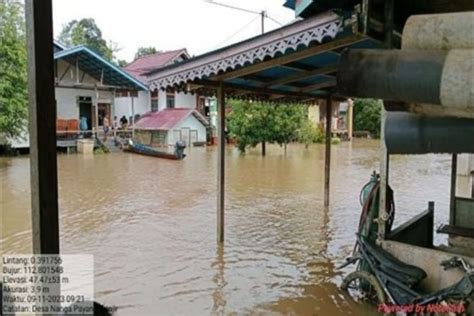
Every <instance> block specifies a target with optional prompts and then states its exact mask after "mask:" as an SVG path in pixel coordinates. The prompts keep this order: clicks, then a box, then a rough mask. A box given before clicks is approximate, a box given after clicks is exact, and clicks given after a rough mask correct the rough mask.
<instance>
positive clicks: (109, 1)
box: [53, 0, 294, 61]
mask: <svg viewBox="0 0 474 316" xmlns="http://www.w3.org/2000/svg"><path fill="white" fill-rule="evenodd" d="M214 1H215V2H221V3H225V4H229V5H233V6H238V7H241V8H245V9H249V10H253V11H259V12H260V11H262V10H265V11H266V12H267V13H268V15H269V16H270V17H271V18H273V19H275V20H277V21H279V22H280V23H282V24H286V23H288V22H290V21H292V20H293V19H294V12H293V11H292V10H289V9H287V8H285V7H283V2H284V0H240V1H237V0H214ZM81 18H94V19H95V21H96V24H97V25H98V26H99V28H100V29H101V30H102V36H103V38H105V39H106V40H107V41H108V40H112V41H114V42H115V43H117V44H118V47H119V48H120V51H119V52H117V53H116V57H117V58H118V59H125V60H127V61H132V60H133V56H134V55H135V52H136V51H137V49H138V47H141V46H154V47H156V48H157V49H158V50H163V51H166V50H174V49H180V48H187V49H188V52H189V53H190V54H191V56H193V55H200V54H203V53H206V52H208V51H211V50H214V49H216V48H219V47H223V46H227V45H230V44H232V43H235V42H238V41H241V40H244V39H246V38H250V37H252V36H256V35H258V34H260V33H261V22H260V16H259V15H257V14H251V13H246V12H241V11H237V10H233V9H229V8H225V7H222V6H218V5H215V4H210V3H209V2H208V1H206V0H171V1H166V0H126V1H124V0H53V22H54V34H55V36H56V37H57V36H58V34H59V33H60V32H61V29H62V27H63V26H64V25H65V24H67V23H68V22H69V21H71V20H74V19H76V20H79V19H81ZM278 27H280V25H279V24H277V23H276V22H274V21H273V20H272V19H269V18H266V19H265V31H270V30H272V29H275V28H278Z"/></svg>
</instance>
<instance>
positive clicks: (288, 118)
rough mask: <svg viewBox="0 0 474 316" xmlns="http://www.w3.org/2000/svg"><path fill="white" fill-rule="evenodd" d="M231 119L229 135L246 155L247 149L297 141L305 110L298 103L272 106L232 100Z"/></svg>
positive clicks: (229, 120) (270, 104)
mask: <svg viewBox="0 0 474 316" xmlns="http://www.w3.org/2000/svg"><path fill="white" fill-rule="evenodd" d="M229 103H230V104H231V106H232V112H231V113H230V114H229V117H228V126H229V132H230V134H231V136H232V137H234V139H235V140H236V143H237V147H238V148H239V150H240V151H241V152H245V150H246V148H248V147H255V146H257V145H258V144H262V155H265V145H266V143H277V144H280V145H284V146H285V147H286V144H288V143H289V142H291V141H293V140H295V139H296V136H297V131H298V129H299V128H300V126H301V123H302V121H303V118H304V113H305V112H304V108H303V107H302V106H301V105H295V104H273V103H265V102H245V101H237V100H231V101H230V102H229Z"/></svg>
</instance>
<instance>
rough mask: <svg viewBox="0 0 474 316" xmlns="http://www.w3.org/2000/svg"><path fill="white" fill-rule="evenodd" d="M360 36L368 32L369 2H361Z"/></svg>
mask: <svg viewBox="0 0 474 316" xmlns="http://www.w3.org/2000/svg"><path fill="white" fill-rule="evenodd" d="M361 13H362V30H361V31H362V34H367V32H368V30H369V0H362V12H361Z"/></svg>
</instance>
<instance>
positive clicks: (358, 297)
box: [341, 271, 385, 304]
mask: <svg viewBox="0 0 474 316" xmlns="http://www.w3.org/2000/svg"><path fill="white" fill-rule="evenodd" d="M341 288H342V289H343V290H344V291H346V292H347V293H348V294H349V296H350V297H351V298H352V299H353V300H354V301H356V302H369V303H372V304H383V303H385V293H384V291H383V289H382V287H381V286H380V283H379V281H377V279H376V278H375V276H373V275H372V274H370V273H368V272H366V271H355V272H352V273H349V274H348V275H347V276H346V277H345V278H344V280H343V281H342V284H341Z"/></svg>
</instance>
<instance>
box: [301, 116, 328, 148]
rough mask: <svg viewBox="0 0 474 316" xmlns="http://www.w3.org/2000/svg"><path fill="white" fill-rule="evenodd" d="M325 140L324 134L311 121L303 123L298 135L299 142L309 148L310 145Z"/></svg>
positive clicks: (307, 120)
mask: <svg viewBox="0 0 474 316" xmlns="http://www.w3.org/2000/svg"><path fill="white" fill-rule="evenodd" d="M323 139H324V133H323V132H322V131H321V129H320V128H319V127H318V126H316V125H315V124H314V123H313V122H311V121H310V120H309V119H306V120H304V121H303V124H302V125H301V129H300V130H299V133H298V141H299V142H300V143H302V144H305V145H306V147H308V146H309V145H310V144H314V143H321V142H322V141H323Z"/></svg>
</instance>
